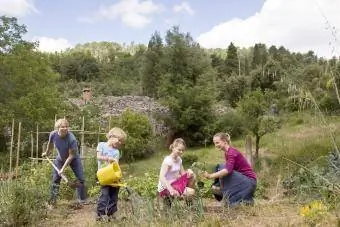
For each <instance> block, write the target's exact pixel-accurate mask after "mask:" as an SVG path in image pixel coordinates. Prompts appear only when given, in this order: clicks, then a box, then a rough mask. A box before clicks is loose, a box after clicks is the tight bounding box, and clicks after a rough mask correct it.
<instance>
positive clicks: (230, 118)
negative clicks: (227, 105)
mask: <svg viewBox="0 0 340 227" xmlns="http://www.w3.org/2000/svg"><path fill="white" fill-rule="evenodd" d="M216 124H217V125H216V131H219V132H228V133H229V134H230V135H231V137H232V138H237V137H240V136H242V135H243V133H244V132H245V128H244V121H243V119H242V116H241V114H239V113H237V112H236V111H230V112H228V113H226V114H224V115H222V116H220V118H219V120H218V121H217V123H216Z"/></svg>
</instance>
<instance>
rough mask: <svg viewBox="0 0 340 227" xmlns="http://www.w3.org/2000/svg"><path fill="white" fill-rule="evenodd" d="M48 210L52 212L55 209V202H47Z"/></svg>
mask: <svg viewBox="0 0 340 227" xmlns="http://www.w3.org/2000/svg"><path fill="white" fill-rule="evenodd" d="M46 207H47V209H48V210H53V209H55V208H56V207H57V202H56V201H55V200H52V199H51V200H49V201H48V202H47V204H46Z"/></svg>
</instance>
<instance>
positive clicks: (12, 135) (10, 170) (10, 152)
mask: <svg viewBox="0 0 340 227" xmlns="http://www.w3.org/2000/svg"><path fill="white" fill-rule="evenodd" d="M13 142H14V119H13V120H12V133H11V148H10V150H9V172H10V173H11V172H12V160H13V158H12V157H13Z"/></svg>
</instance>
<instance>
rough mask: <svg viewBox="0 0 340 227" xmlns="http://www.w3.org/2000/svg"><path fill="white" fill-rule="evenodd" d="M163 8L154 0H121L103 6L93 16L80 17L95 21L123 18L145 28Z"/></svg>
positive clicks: (128, 24)
mask: <svg viewBox="0 0 340 227" xmlns="http://www.w3.org/2000/svg"><path fill="white" fill-rule="evenodd" d="M162 10H163V7H162V6H161V5H157V4H155V3H153V1H152V0H145V1H143V0H141V1H140V0H120V1H119V2H118V3H116V4H113V5H110V6H101V7H100V8H99V9H98V10H97V11H96V12H95V13H94V14H93V15H92V16H91V17H82V18H78V20H79V21H81V22H87V23H94V22H97V21H99V20H103V19H109V20H113V21H114V20H121V21H122V22H123V23H124V24H125V25H127V26H129V27H133V28H144V27H145V26H147V25H148V24H150V23H151V22H152V16H153V14H155V13H160V12H161V11H162Z"/></svg>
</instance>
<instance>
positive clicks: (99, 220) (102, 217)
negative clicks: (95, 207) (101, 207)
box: [96, 215, 106, 222]
mask: <svg viewBox="0 0 340 227" xmlns="http://www.w3.org/2000/svg"><path fill="white" fill-rule="evenodd" d="M105 221H106V218H105V216H104V215H97V217H96V222H105Z"/></svg>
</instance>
